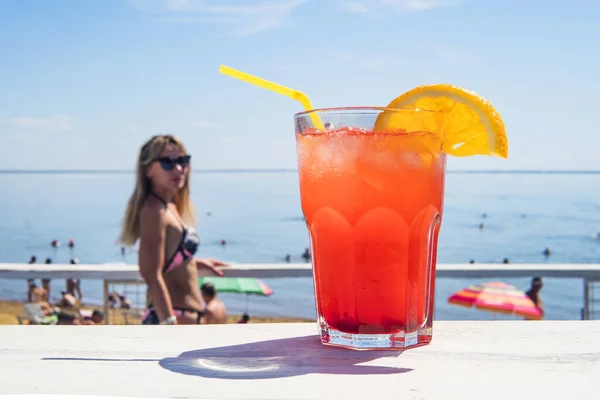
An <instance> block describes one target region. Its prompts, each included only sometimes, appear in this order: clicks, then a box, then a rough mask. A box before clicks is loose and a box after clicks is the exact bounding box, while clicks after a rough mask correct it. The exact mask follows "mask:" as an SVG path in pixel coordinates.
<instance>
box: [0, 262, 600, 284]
mask: <svg viewBox="0 0 600 400" xmlns="http://www.w3.org/2000/svg"><path fill="white" fill-rule="evenodd" d="M223 272H224V273H225V275H226V276H236V277H239V276H243V277H256V278H291V277H311V276H312V267H311V265H310V264H308V263H296V264H267V263H256V264H232V265H231V266H230V267H228V268H224V269H223ZM436 275H437V277H438V278H524V277H532V276H541V277H548V278H551V277H552V278H590V279H600V264H438V265H437V269H436ZM71 277H78V278H82V279H102V280H123V281H127V280H139V279H140V275H139V272H138V266H137V265H133V264H77V265H72V264H50V265H46V264H7V263H5V264H1V263H0V279H27V278H55V279H59V278H71Z"/></svg>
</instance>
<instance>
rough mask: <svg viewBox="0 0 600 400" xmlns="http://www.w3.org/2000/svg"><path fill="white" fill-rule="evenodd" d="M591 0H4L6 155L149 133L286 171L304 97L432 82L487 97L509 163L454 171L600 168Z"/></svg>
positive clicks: (123, 164)
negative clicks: (262, 81) (289, 92)
mask: <svg viewBox="0 0 600 400" xmlns="http://www.w3.org/2000/svg"><path fill="white" fill-rule="evenodd" d="M599 20H600V3H597V2H594V1H592V0H589V1H583V0H573V1H570V2H568V1H562V0H561V1H558V0H518V1H513V0H464V1H461V0H456V1H451V0H448V1H444V0H363V1H361V0H356V1H345V0H274V1H268V0H237V1H236V0H212V1H210V0H205V1H200V0H46V1H38V0H2V1H1V2H0V82H2V87H1V90H0V135H1V137H2V139H3V140H2V145H1V146H0V169H131V168H133V166H134V163H135V157H136V153H137V151H138V149H139V146H140V145H141V143H142V142H143V141H144V140H145V139H146V138H148V137H149V136H151V135H152V134H155V133H165V132H172V133H175V134H176V135H179V136H180V137H181V138H183V139H184V141H185V142H186V144H187V146H188V147H189V151H190V153H192V154H193V165H194V167H195V168H295V167H296V154H295V143H294V136H293V119H292V117H293V114H294V113H295V112H297V111H299V110H300V108H299V104H297V103H295V102H293V101H292V100H288V99H286V98H282V97H279V96H277V95H275V94H272V93H270V92H266V91H264V90H261V89H258V88H255V87H253V86H250V85H247V84H245V83H242V82H239V81H236V80H233V79H231V78H228V77H225V76H223V75H220V74H219V73H218V67H219V65H220V64H226V65H229V66H231V67H233V68H237V69H241V70H244V71H247V72H249V73H253V74H256V75H259V76H262V77H265V78H267V79H271V80H274V81H277V82H279V83H282V84H284V85H287V86H290V87H293V88H296V89H299V90H302V91H304V92H305V93H307V94H308V95H309V96H310V98H311V100H312V102H313V104H314V105H315V106H316V107H334V106H350V105H385V104H387V103H388V102H389V101H390V100H391V99H393V98H394V97H396V96H398V95H399V94H401V93H402V92H404V91H406V90H408V89H410V88H412V87H414V86H417V85H420V84H425V83H451V84H457V85H460V86H463V87H465V88H468V89H471V90H475V91H477V92H479V93H480V94H482V95H483V96H484V97H486V98H488V99H489V100H490V101H492V102H493V104H494V105H495V106H496V108H497V110H498V111H499V112H500V113H501V114H502V116H503V117H504V120H505V123H506V126H507V131H508V135H509V144H510V156H509V159H508V160H501V159H495V158H491V157H469V158H463V159H450V160H449V162H448V167H449V168H450V169H455V170H456V169H458V170H463V169H507V170H511V169H513V170H514V169H552V170H554V169H564V170H573V169H575V170H579V169H583V170H592V169H593V170H598V169H600V156H599V153H600V139H599V137H600V132H599V130H598V126H599V125H600V123H599V119H600V118H599V117H598V115H600V112H599V111H598V93H600V90H599V89H600V80H599V79H598V76H599V72H598V71H600V52H599V51H598V43H599V42H600V24H598V21H599Z"/></svg>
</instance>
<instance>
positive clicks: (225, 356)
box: [159, 335, 412, 379]
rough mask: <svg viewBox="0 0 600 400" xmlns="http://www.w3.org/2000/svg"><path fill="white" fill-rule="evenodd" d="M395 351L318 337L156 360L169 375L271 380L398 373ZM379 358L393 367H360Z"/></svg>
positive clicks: (203, 350)
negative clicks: (350, 345) (356, 347)
mask: <svg viewBox="0 0 600 400" xmlns="http://www.w3.org/2000/svg"><path fill="white" fill-rule="evenodd" d="M400 354H401V352H400V351H398V350H395V351H392V350H369V351H358V350H351V349H345V348H341V347H333V346H324V345H323V344H321V341H320V340H319V338H318V336H314V335H313V336H301V337H295V338H287V339H277V340H266V341H262V342H255V343H247V344H241V345H234V346H224V347H215V348H210V349H201V350H193V351H186V352H185V353H182V354H180V355H179V356H177V357H169V358H164V359H162V360H160V362H159V364H160V365H161V366H162V367H163V368H165V369H167V370H169V371H172V372H176V373H180V374H185V375H194V376H201V377H205V378H218V379H271V378H281V377H289V376H298V375H305V374H314V373H317V374H340V375H368V374H378V375H384V374H399V373H405V372H410V371H412V369H410V368H401V366H400V365H399V364H400V361H399V360H400V358H399V355H400ZM381 358H388V359H389V358H393V361H392V362H387V364H394V366H377V365H360V364H363V363H367V362H369V361H374V360H377V359H381Z"/></svg>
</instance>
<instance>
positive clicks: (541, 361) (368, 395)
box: [0, 321, 600, 400]
mask: <svg viewBox="0 0 600 400" xmlns="http://www.w3.org/2000/svg"><path fill="white" fill-rule="evenodd" d="M15 394H54V395H79V396H74V397H71V396H68V397H60V396H59V397H56V396H40V397H39V398H40V399H42V398H47V399H50V398H53V399H54V398H65V399H76V398H87V397H82V396H83V395H96V396H98V395H102V396H125V397H151V398H193V399H328V400H329V399H338V400H351V399H360V400H375V399H377V400H378V399H444V400H453V399H457V400H458V399H460V400H465V399H467V400H468V399H477V400H485V399H490V400H496V399H498V400H500V399H502V400H505V399H532V398H537V399H544V400H548V399H561V400H565V399H569V400H574V399H598V398H600V321H508V322H507V321H487V322H481V321H461V322H448V321H441V322H436V323H435V325H434V338H433V342H432V343H431V344H430V345H429V346H425V347H421V348H417V349H413V350H409V351H406V352H404V353H400V352H391V351H353V350H347V349H341V348H334V347H328V346H323V345H321V343H320V341H319V340H318V338H317V336H316V325H315V324H312V323H309V324H249V325H220V326H2V327H0V399H9V398H10V399H12V398H21V397H20V396H17V397H14V396H7V397H4V396H1V395H15ZM109 398H110V397H109Z"/></svg>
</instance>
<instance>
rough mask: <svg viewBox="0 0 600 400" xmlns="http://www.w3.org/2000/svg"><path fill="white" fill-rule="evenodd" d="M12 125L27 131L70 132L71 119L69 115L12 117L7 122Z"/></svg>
mask: <svg viewBox="0 0 600 400" xmlns="http://www.w3.org/2000/svg"><path fill="white" fill-rule="evenodd" d="M7 122H8V123H9V124H10V125H14V126H18V127H20V128H25V129H37V130H47V131H70V130H72V129H73V127H72V126H71V117H69V116H68V115H53V116H51V117H48V118H33V117H12V118H9V119H8V120H7Z"/></svg>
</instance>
